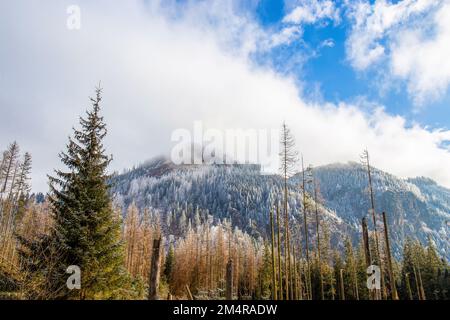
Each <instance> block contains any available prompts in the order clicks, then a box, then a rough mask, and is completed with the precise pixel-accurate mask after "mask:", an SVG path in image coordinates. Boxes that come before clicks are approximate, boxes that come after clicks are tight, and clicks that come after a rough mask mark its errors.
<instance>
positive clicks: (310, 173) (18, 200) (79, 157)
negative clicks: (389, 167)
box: [0, 88, 450, 300]
mask: <svg viewBox="0 0 450 320" xmlns="http://www.w3.org/2000/svg"><path fill="white" fill-rule="evenodd" d="M102 94H103V93H102V89H101V88H97V89H96V91H95V94H94V96H93V97H92V98H91V99H90V102H91V106H90V107H89V108H88V110H87V111H86V113H85V114H84V115H82V117H81V118H80V119H79V123H76V124H75V123H74V125H75V129H74V130H73V133H72V135H71V137H70V138H69V140H68V141H67V145H66V146H65V148H63V146H61V149H62V150H61V153H60V155H59V157H60V161H61V168H62V169H58V170H55V172H54V173H52V174H50V175H49V176H48V183H49V190H48V191H45V190H42V191H45V192H46V193H45V194H44V193H33V192H32V191H31V190H32V186H31V181H30V173H31V171H32V170H33V169H32V167H33V166H32V155H31V154H29V153H28V152H24V151H23V150H22V149H21V147H20V145H19V144H18V143H17V142H12V143H11V144H10V145H9V146H4V148H5V150H4V151H3V152H2V154H1V155H0V299H25V300H47V299H52V300H53V299H71V300H73V299H80V300H94V299H125V300H128V299H130V300H141V299H148V300H155V299H161V300H166V299H167V300H179V299H188V300H194V299H195V300H225V299H226V300H268V299H270V300H448V299H450V264H449V262H448V259H449V247H448V246H449V239H448V231H445V228H446V227H447V228H448V227H449V225H450V224H449V222H448V220H445V218H442V219H441V218H439V216H438V215H436V214H434V213H433V212H434V211H431V210H432V209H430V207H427V206H426V205H425V204H426V202H425V200H423V199H424V198H423V197H424V196H423V195H424V194H426V192H425V191H426V190H431V189H430V188H431V187H429V186H430V184H425V182H427V181H425V182H424V180H420V182H421V183H422V184H420V185H419V187H414V188H413V187H411V186H413V183H414V182H416V183H418V182H417V181H409V182H404V181H400V180H398V181H400V182H398V184H401V185H402V186H403V185H407V186H408V188H409V189H411V190H412V191H411V190H409V189H408V190H409V191H408V192H406V193H405V194H404V195H403V196H402V198H401V199H408V201H409V202H407V203H408V204H411V205H410V206H406V205H404V204H402V202H401V201H400V200H399V199H400V198H398V197H397V196H396V195H395V194H394V193H393V192H392V191H389V190H390V189H389V188H387V187H386V188H387V189H389V190H388V191H386V190H387V189H386V190H383V187H382V186H381V182H380V181H397V180H394V179H393V178H392V177H391V176H388V175H385V174H384V173H382V172H381V171H379V170H378V169H376V168H373V167H372V166H371V163H370V158H369V151H367V150H365V151H364V152H363V154H362V157H361V163H360V164H353V165H351V166H350V167H346V170H347V171H345V172H348V177H349V178H348V179H350V177H351V176H358V177H359V178H360V181H363V183H362V184H361V185H359V184H353V189H351V191H350V195H356V194H362V196H361V199H362V200H361V201H359V202H358V207H357V209H356V210H359V213H358V215H353V214H350V213H351V212H353V211H352V210H353V209H354V207H351V206H350V202H351V201H350V200H349V199H350V198H347V196H348V195H347V194H346V193H344V192H343V191H342V188H343V185H344V184H345V181H339V183H335V184H331V187H330V184H325V180H326V179H325V178H326V177H327V175H326V174H327V172H328V173H329V171H326V170H328V169H326V168H325V169H326V170H325V169H323V168H322V169H321V168H313V167H312V166H306V165H305V162H304V159H303V155H300V154H299V149H300V147H301V146H297V145H296V143H295V140H294V138H293V136H292V134H291V132H290V128H289V126H288V125H287V124H285V123H283V124H280V127H281V137H280V163H281V166H280V171H279V174H274V175H271V176H261V175H260V174H259V172H258V166H256V165H211V164H198V165H193V166H186V165H175V164H173V163H171V162H170V161H168V160H167V159H164V158H157V159H154V160H152V161H150V162H147V163H144V164H143V165H141V166H139V167H135V168H133V169H130V170H127V171H125V172H124V173H122V174H119V173H114V172H110V171H109V165H110V162H111V161H113V158H112V156H110V155H109V154H108V150H106V148H105V146H104V144H103V141H104V138H105V136H106V135H107V134H108V130H107V129H108V126H107V123H105V121H104V119H103V117H102V107H103V104H102ZM305 156H307V155H305ZM297 168H300V169H297ZM324 170H325V171H324ZM386 177H387V178H386ZM383 179H384V180H383ZM396 183H397V182H396ZM427 183H428V182H427ZM424 185H426V186H428V189H426V188H425V187H423V186H424ZM431 186H434V185H433V184H431ZM391 187H392V186H391ZM396 187H398V186H397V185H396ZM420 187H422V189H421V188H420ZM399 188H400V187H399ZM433 188H437V186H434V187H433ZM336 190H338V191H339V192H340V193H339V192H338V193H337V196H336V197H334V198H333V199H332V201H331V200H330V198H331V196H330V194H332V192H335V191H336ZM400 190H403V189H400ZM424 190H425V191H424ZM442 190H444V188H442ZM420 192H421V193H420ZM429 192H431V191H429ZM442 192H444V193H440V194H444V196H443V200H440V199H438V198H436V197H434V198H433V199H434V201H435V203H434V205H435V206H436V207H439V205H441V204H442V203H444V204H445V203H448V201H449V199H448V198H446V197H445V195H449V194H450V192H449V191H448V190H446V189H445V190H444V191H442ZM445 192H448V193H445ZM419 193H420V194H421V195H422V198H421V199H422V200H421V201H419V202H417V201H418V200H417V201H416V200H414V199H415V198H414V199H412V197H413V196H414V195H417V194H419ZM388 196H389V197H390V198H389V197H388ZM411 199H412V200H411ZM405 201H406V200H405ZM342 203H343V207H344V208H346V210H344V212H346V215H344V214H342V212H338V210H337V209H336V208H338V206H337V204H339V205H340V206H342ZM333 204H335V205H336V206H335V207H333ZM442 206H443V207H442V208H444V209H442V208H441V207H439V208H441V209H439V210H440V211H439V212H441V216H444V217H445V214H446V215H447V217H448V215H449V213H450V212H449V211H447V212H445V208H447V210H448V207H445V206H444V205H443V204H442ZM352 208H353V209H352ZM436 210H437V209H436ZM404 211H407V215H405V214H404ZM430 212H431V213H433V214H430ZM442 212H444V213H442ZM416 213H417V214H416ZM427 214H430V215H431V216H432V219H431V218H430V221H432V223H431V224H433V226H436V225H437V226H440V227H436V228H435V229H436V230H441V231H439V232H436V233H433V232H432V231H430V232H429V233H426V232H423V230H422V231H419V230H418V229H417V228H413V227H412V226H413V225H415V224H414V223H416V222H417V223H418V224H420V223H424V221H425V218H426V219H428V216H427ZM412 217H415V218H414V219H417V221H416V220H413V218H412ZM439 219H440V220H439ZM405 220H407V221H405ZM414 221H415V222H414ZM442 221H443V223H444V224H443V225H442ZM413 222H414V223H413ZM440 223H441V224H440ZM431 224H430V225H431ZM423 229H424V230H428V229H426V228H425V227H424V228H423ZM430 230H431V229H430ZM447 230H448V229H447ZM71 266H72V267H73V266H75V267H78V268H79V271H80V274H81V283H80V285H79V286H77V283H76V281H75V282H73V283H72V282H71V281H72V280H71V279H70V278H69V277H70V276H71V274H72V272H70V271H69V272H68V268H69V267H71ZM374 268H375V269H377V270H374ZM368 269H369V270H371V271H369V273H368ZM376 275H379V278H376ZM70 284H72V286H70ZM377 285H378V286H377Z"/></svg>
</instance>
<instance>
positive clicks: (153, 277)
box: [148, 237, 161, 300]
mask: <svg viewBox="0 0 450 320" xmlns="http://www.w3.org/2000/svg"><path fill="white" fill-rule="evenodd" d="M160 273H161V237H159V239H154V240H153V253H152V262H151V267H150V277H149V279H150V283H149V288H148V299H149V300H158V299H159V297H158V289H159V278H160Z"/></svg>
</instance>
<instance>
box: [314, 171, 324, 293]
mask: <svg viewBox="0 0 450 320" xmlns="http://www.w3.org/2000/svg"><path fill="white" fill-rule="evenodd" d="M313 187H314V205H315V211H316V238H317V262H318V265H319V281H320V299H321V300H325V294H324V290H323V274H322V260H321V258H320V219H319V208H318V204H317V202H318V195H317V193H318V192H317V188H318V186H317V185H316V179H313Z"/></svg>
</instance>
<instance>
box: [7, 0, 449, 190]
mask: <svg viewBox="0 0 450 320" xmlns="http://www.w3.org/2000/svg"><path fill="white" fill-rule="evenodd" d="M71 4H73V2H72V1H71V2H70V3H69V2H64V1H61V2H58V4H55V3H52V4H49V3H43V2H41V1H15V2H2V3H1V4H0V25H1V28H0V41H1V43H2V47H1V48H0V70H1V76H0V114H1V117H0V146H1V147H2V148H4V147H6V144H7V143H8V142H10V141H12V140H15V139H16V140H18V142H19V143H20V145H21V146H22V148H23V149H25V150H29V151H30V152H31V153H32V154H33V156H34V169H33V184H34V189H35V190H41V191H46V190H47V188H46V178H45V174H48V173H51V172H52V170H53V168H56V167H59V161H58V158H57V154H58V152H59V151H61V150H62V149H63V148H64V146H65V144H66V142H67V136H68V135H69V134H70V133H71V130H70V129H71V127H72V126H73V125H75V124H76V122H77V118H78V115H80V114H81V113H83V112H84V110H85V109H86V108H87V107H88V106H89V100H88V95H89V94H92V93H93V89H94V86H95V85H96V84H97V83H98V81H99V80H101V81H102V86H103V87H104V109H103V110H104V113H105V120H106V121H107V123H108V128H109V135H108V137H107V141H106V147H107V149H108V152H110V153H113V154H114V161H113V163H112V169H114V170H121V169H123V168H126V167H130V166H132V165H133V164H137V163H140V162H142V161H144V160H146V159H148V158H150V157H152V156H156V155H159V154H162V153H163V154H168V153H169V151H170V147H171V146H172V145H173V144H172V143H171V141H170V137H171V133H172V131H173V130H175V129H178V128H187V129H191V128H192V125H193V122H194V121H196V120H201V121H203V124H204V125H205V126H206V127H209V128H216V129H219V130H226V129H229V128H242V129H246V128H253V129H272V128H278V127H279V126H280V124H281V123H282V122H283V121H284V120H285V121H286V122H287V124H288V125H289V126H290V127H291V129H292V131H293V133H294V134H295V137H296V140H297V146H298V149H299V151H301V152H302V153H303V154H304V156H305V160H306V161H307V162H308V163H313V164H315V165H321V164H327V163H330V162H337V161H349V160H352V161H355V160H356V161H357V160H358V159H359V154H360V152H361V151H362V149H363V148H365V147H367V148H368V149H369V150H370V152H371V158H372V161H373V165H374V166H376V167H379V168H381V169H383V170H386V171H389V172H391V173H394V174H396V175H399V176H402V177H408V176H417V175H423V176H428V177H431V178H433V179H435V180H437V181H438V182H439V183H441V184H443V185H445V186H447V187H450V170H449V169H448V163H450V153H449V150H448V149H445V148H442V147H441V146H442V144H443V143H444V142H445V141H446V140H449V139H450V132H448V131H442V130H429V129H427V128H423V127H420V126H418V125H415V126H407V125H406V122H405V120H404V119H403V118H402V117H399V116H396V117H394V116H391V115H389V114H387V113H386V112H385V111H384V108H383V106H379V105H373V104H371V103H370V102H366V101H364V100H360V101H356V102H355V103H353V104H345V103H339V104H331V103H316V102H313V101H309V100H306V99H304V98H302V96H301V94H300V93H299V92H301V91H299V88H298V87H297V85H296V82H295V80H294V79H293V78H290V77H289V76H285V75H280V74H278V73H276V72H275V71H273V70H272V69H270V68H268V67H262V66H259V65H257V64H255V63H254V62H252V60H251V59H250V58H249V55H250V54H249V52H252V51H253V50H257V46H258V44H257V42H255V39H259V38H258V37H260V36H261V35H263V34H266V35H268V36H271V34H270V33H268V32H269V31H267V30H263V29H261V28H260V27H259V26H258V24H257V23H256V22H255V21H254V20H253V19H252V18H251V17H248V16H245V15H238V14H236V13H235V11H234V9H233V6H232V5H224V4H223V2H218V1H215V2H212V4H214V5H212V6H211V7H212V8H210V9H208V8H206V7H205V5H204V3H203V4H202V3H201V4H200V5H199V6H196V5H195V4H192V3H190V4H186V6H188V7H184V8H183V9H180V8H179V7H178V5H176V4H171V3H167V2H164V4H162V3H158V2H149V3H148V2H144V1H137V0H136V1H127V2H120V3H118V2H114V3H111V1H96V2H95V3H93V2H92V1H79V2H78V5H79V6H80V8H81V19H82V23H81V30H79V31H69V30H67V28H66V18H67V14H66V8H67V6H69V5H71ZM215 6H217V7H215ZM205 10H206V11H205ZM205 12H208V14H209V15H205V14H204V13H205ZM201 14H203V15H201ZM195 17H197V19H194V18H195ZM206 18H207V19H206ZM233 26H234V27H233ZM236 28H237V29H239V30H240V33H235V29H236ZM252 30H253V31H252Z"/></svg>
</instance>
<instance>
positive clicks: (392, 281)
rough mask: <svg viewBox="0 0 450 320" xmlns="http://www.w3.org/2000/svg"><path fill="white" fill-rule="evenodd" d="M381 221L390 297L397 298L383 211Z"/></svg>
mask: <svg viewBox="0 0 450 320" xmlns="http://www.w3.org/2000/svg"><path fill="white" fill-rule="evenodd" d="M383 223H384V241H385V242H386V254H387V260H388V272H389V284H390V287H391V297H392V300H398V294H397V288H396V287H395V277H394V270H393V269H392V257H391V246H390V244H389V234H388V225H387V219H386V213H385V212H383Z"/></svg>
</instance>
